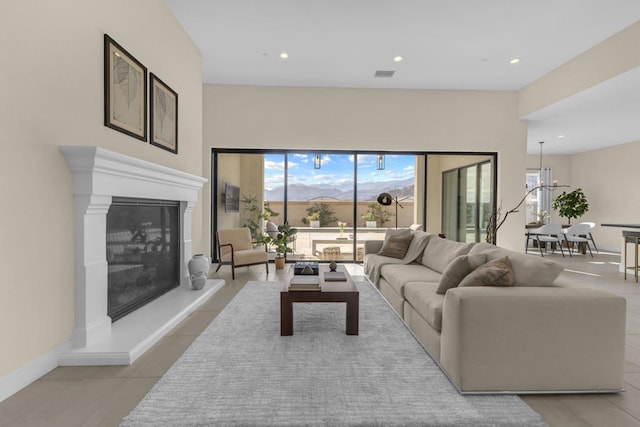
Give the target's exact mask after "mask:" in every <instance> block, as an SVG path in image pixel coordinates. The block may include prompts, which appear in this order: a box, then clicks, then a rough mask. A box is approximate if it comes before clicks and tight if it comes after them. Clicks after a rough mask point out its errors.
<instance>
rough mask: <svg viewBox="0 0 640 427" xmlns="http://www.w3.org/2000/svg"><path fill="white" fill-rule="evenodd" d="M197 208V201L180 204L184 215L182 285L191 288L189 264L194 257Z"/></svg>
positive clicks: (181, 265)
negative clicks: (194, 213) (195, 208)
mask: <svg viewBox="0 0 640 427" xmlns="http://www.w3.org/2000/svg"><path fill="white" fill-rule="evenodd" d="M195 206H196V202H195V200H188V201H182V202H180V213H181V215H182V245H181V246H182V247H181V248H180V249H181V251H182V263H181V264H180V285H182V286H190V278H189V270H188V268H187V263H188V262H189V260H190V259H191V257H192V255H193V236H192V230H193V227H192V224H193V208H194V207H195Z"/></svg>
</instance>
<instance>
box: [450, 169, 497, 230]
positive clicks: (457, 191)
mask: <svg viewBox="0 0 640 427" xmlns="http://www.w3.org/2000/svg"><path fill="white" fill-rule="evenodd" d="M492 170H493V169H492V167H491V162H482V163H475V164H471V165H467V166H462V167H457V168H454V169H451V170H447V171H444V172H443V173H442V229H443V232H444V234H445V235H446V237H447V238H449V239H452V240H457V241H459V242H482V241H485V240H486V229H487V223H488V221H489V216H490V214H491V210H492V187H493V185H492V183H493V174H492Z"/></svg>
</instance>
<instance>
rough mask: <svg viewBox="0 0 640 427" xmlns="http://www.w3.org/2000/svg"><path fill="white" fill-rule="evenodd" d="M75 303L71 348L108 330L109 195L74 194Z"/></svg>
mask: <svg viewBox="0 0 640 427" xmlns="http://www.w3.org/2000/svg"><path fill="white" fill-rule="evenodd" d="M74 204H75V206H74V213H75V217H76V221H75V224H76V225H75V258H76V262H75V268H76V274H75V276H76V292H75V294H76V301H75V302H76V304H75V327H74V330H73V345H74V347H86V346H88V345H91V344H92V343H94V342H96V341H98V340H100V339H101V338H103V337H105V336H107V335H109V334H110V333H111V318H110V317H109V316H107V293H108V284H107V251H106V230H107V212H108V210H109V206H110V205H111V196H98V195H92V196H84V195H75V196H74Z"/></svg>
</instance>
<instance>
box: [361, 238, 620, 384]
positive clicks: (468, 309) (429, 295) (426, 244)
mask: <svg viewBox="0 0 640 427" xmlns="http://www.w3.org/2000/svg"><path fill="white" fill-rule="evenodd" d="M413 236H414V237H413V239H412V240H411V244H410V246H409V250H408V251H407V254H406V256H405V257H404V258H401V259H399V258H391V257H387V256H381V255H378V254H377V253H378V252H379V251H380V249H381V248H382V245H383V242H382V241H367V242H366V243H365V260H364V263H365V264H364V265H365V273H366V274H367V276H368V277H369V278H370V279H371V281H372V282H373V283H374V285H375V286H376V287H377V288H378V289H379V291H380V293H381V294H382V295H383V296H384V297H385V298H386V300H387V301H388V302H389V304H390V305H391V307H393V309H394V310H395V311H396V312H397V313H398V315H399V316H400V317H401V318H402V319H404V321H405V323H406V324H407V325H408V327H409V328H410V329H411V330H412V331H413V333H414V334H415V335H416V337H417V338H418V339H419V340H420V341H421V342H422V344H423V345H424V347H425V348H426V349H427V350H428V351H429V353H430V354H431V356H432V357H433V358H434V360H436V361H437V362H438V363H439V364H440V366H441V368H442V369H443V370H444V371H445V372H446V374H447V375H448V376H449V378H450V379H451V381H452V382H453V383H454V384H455V385H456V387H458V389H459V390H460V391H461V392H463V393H464V392H474V393H475V392H519V393H521V392H533V393H540V392H592V391H598V392H615V391H620V390H621V389H622V387H623V365H624V349H625V321H626V319H625V317H626V300H625V299H624V298H623V297H620V296H617V295H614V294H611V293H608V292H604V291H600V290H596V289H590V288H588V287H581V286H576V285H569V284H563V283H561V282H560V281H558V280H556V278H557V276H558V275H559V274H560V273H561V271H562V267H561V266H559V265H558V264H557V263H554V262H552V261H549V260H548V259H545V258H542V257H538V256H535V255H526V254H524V253H518V252H515V251H510V250H507V249H503V248H500V247H497V246H494V245H490V244H487V243H477V244H470V243H459V242H454V241H451V240H446V239H442V238H440V237H438V236H437V235H434V234H429V233H424V232H413ZM476 254H484V256H483V257H482V259H483V260H484V259H486V262H489V261H492V260H496V259H498V258H503V257H505V256H506V257H508V259H509V261H510V263H511V266H512V269H513V278H514V281H515V284H514V286H508V287H505V286H465V287H453V288H451V289H448V290H446V292H445V293H444V294H438V293H437V292H436V291H437V289H438V286H439V283H440V280H441V278H442V277H443V272H444V273H445V275H447V276H448V277H449V278H450V276H451V273H452V272H454V273H455V271H454V269H453V268H452V267H455V266H456V265H458V264H451V263H452V262H453V261H454V260H457V263H459V262H460V261H461V260H464V259H465V258H464V257H465V256H470V255H476ZM476 258H477V257H476ZM466 259H469V258H466ZM449 265H451V267H450V269H449V270H448V271H447V266H449Z"/></svg>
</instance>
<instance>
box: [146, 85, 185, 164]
mask: <svg viewBox="0 0 640 427" xmlns="http://www.w3.org/2000/svg"><path fill="white" fill-rule="evenodd" d="M150 75H151V79H150V81H151V83H150V85H149V86H150V94H151V95H150V98H151V110H150V116H151V121H150V123H149V128H150V136H151V139H150V141H151V144H153V145H155V146H157V147H160V148H163V149H165V150H167V151H171V152H172V153H175V154H178V94H177V93H176V92H175V91H174V90H173V89H171V88H170V87H169V86H168V85H167V84H166V83H164V82H163V81H162V80H160V79H159V78H158V76H156V75H155V74H153V73H150Z"/></svg>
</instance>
